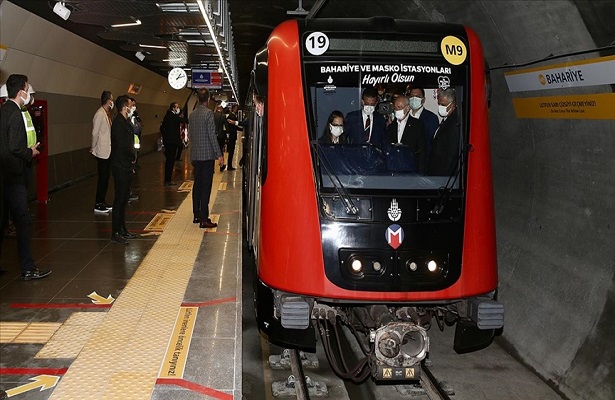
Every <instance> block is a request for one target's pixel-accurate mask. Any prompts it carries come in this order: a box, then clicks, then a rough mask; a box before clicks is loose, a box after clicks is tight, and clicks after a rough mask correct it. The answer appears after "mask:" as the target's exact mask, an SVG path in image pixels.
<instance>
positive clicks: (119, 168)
mask: <svg viewBox="0 0 615 400" xmlns="http://www.w3.org/2000/svg"><path fill="white" fill-rule="evenodd" d="M130 107H131V103H130V99H129V98H128V96H124V95H122V96H120V97H118V98H117V111H118V113H117V116H116V117H115V119H114V120H113V125H111V154H110V157H109V160H110V163H111V171H112V172H113V182H114V183H115V197H114V199H113V216H112V220H111V221H112V226H111V231H112V233H111V241H112V242H114V243H118V244H128V240H127V239H133V238H135V237H137V236H138V235H136V234H134V233H130V232H128V229H127V228H126V205H127V204H128V196H129V193H130V181H131V180H132V174H133V168H134V161H135V153H134V132H133V130H132V125H130V122H128V113H129V112H130Z"/></svg>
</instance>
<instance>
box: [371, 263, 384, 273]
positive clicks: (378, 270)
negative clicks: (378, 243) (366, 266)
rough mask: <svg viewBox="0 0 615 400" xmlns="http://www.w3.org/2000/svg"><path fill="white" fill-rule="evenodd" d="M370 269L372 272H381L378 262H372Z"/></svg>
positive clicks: (380, 265)
mask: <svg viewBox="0 0 615 400" xmlns="http://www.w3.org/2000/svg"><path fill="white" fill-rule="evenodd" d="M372 268H373V269H374V271H376V272H380V271H381V270H382V264H380V262H379V261H374V262H373V263H372Z"/></svg>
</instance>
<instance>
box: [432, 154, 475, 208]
mask: <svg viewBox="0 0 615 400" xmlns="http://www.w3.org/2000/svg"><path fill="white" fill-rule="evenodd" d="M472 150H473V148H472V145H471V144H470V143H465V144H463V147H462V149H461V151H460V152H459V156H458V157H457V162H456V163H455V168H454V169H453V171H452V172H451V174H450V175H449V177H448V180H447V181H446V185H444V187H440V188H439V189H438V194H439V195H440V201H438V203H437V204H436V205H435V207H434V208H433V209H432V210H431V211H430V214H436V215H440V214H442V211H444V203H445V202H446V200H447V199H448V197H449V196H450V194H451V192H452V191H453V188H454V187H455V183H456V182H457V179H458V178H459V175H460V174H461V171H462V170H463V165H464V164H465V160H467V158H468V153H469V152H470V151H472ZM463 155H465V157H463V158H461V156H463ZM451 180H452V182H451Z"/></svg>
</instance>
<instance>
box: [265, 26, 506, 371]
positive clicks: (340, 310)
mask: <svg viewBox="0 0 615 400" xmlns="http://www.w3.org/2000/svg"><path fill="white" fill-rule="evenodd" d="M285 29H287V30H289V31H293V30H294V29H296V30H297V37H298V39H299V40H298V46H297V47H299V48H296V47H295V48H293V47H292V46H288V41H284V40H283V39H281V38H283V37H284V34H283V32H280V34H279V35H278V36H277V38H274V39H273V40H271V41H270V43H269V93H268V96H269V103H268V104H270V105H271V107H270V109H269V114H268V115H269V122H268V123H269V127H268V138H267V141H268V146H269V148H268V150H267V157H268V161H267V162H268V167H267V180H268V181H266V182H265V184H264V185H263V197H262V201H263V203H262V205H263V218H262V221H267V224H268V225H269V227H263V228H262V232H261V234H262V238H261V250H260V251H259V252H260V253H261V254H260V256H259V257H260V258H261V259H262V260H261V261H262V262H261V264H262V265H267V263H268V262H270V263H271V264H275V265H278V267H277V268H275V269H267V268H263V267H261V269H260V271H259V275H260V277H261V279H262V281H263V282H265V283H266V284H267V286H269V287H270V288H272V289H273V291H272V293H273V301H274V315H275V316H276V318H279V320H280V321H281V326H282V328H283V329H285V330H288V331H292V330H295V331H300V330H302V329H305V328H306V326H308V325H310V324H312V323H313V324H315V325H317V326H318V329H319V331H320V333H321V334H322V335H321V337H322V340H323V341H328V340H330V339H329V337H332V336H334V335H333V334H332V333H333V332H334V331H335V332H334V333H335V334H339V332H338V331H337V329H338V328H339V326H340V325H344V326H346V327H347V328H349V329H350V330H351V331H354V333H355V334H356V336H357V337H359V338H362V339H359V341H360V342H361V341H363V343H361V344H362V346H363V347H364V348H365V349H369V350H367V351H366V353H367V354H366V356H365V359H364V360H363V361H361V362H363V363H364V368H361V369H360V370H359V372H355V373H354V374H353V373H352V372H351V371H344V370H339V371H337V372H338V373H339V374H340V375H342V376H346V377H350V379H355V380H357V381H360V380H361V379H364V378H365V377H366V374H367V372H366V371H369V373H371V374H372V375H373V376H374V377H375V378H376V379H382V380H388V379H390V380H397V379H401V380H403V379H416V378H417V376H418V373H419V371H420V368H419V364H420V362H421V361H422V360H423V359H424V358H425V357H426V355H427V353H428V351H429V338H428V335H427V330H428V329H430V327H431V326H432V325H435V324H437V325H438V326H444V325H445V324H448V325H452V324H457V334H456V339H455V343H454V347H455V349H456V350H457V351H458V352H464V351H470V350H474V349H477V348H480V347H481V346H484V345H486V344H488V343H489V342H490V340H491V338H492V336H493V333H494V331H495V330H496V329H499V328H501V327H502V326H503V307H502V305H501V304H499V303H497V302H496V301H495V300H494V299H493V297H494V293H495V290H496V288H497V264H496V252H495V226H494V209H493V190H492V182H491V165H490V148H489V138H488V121H487V101H486V87H485V70H484V67H485V64H484V60H483V55H482V49H481V47H480V43H479V41H478V39H477V37H476V36H475V34H474V33H473V32H472V31H471V30H469V29H466V28H464V27H462V26H459V25H449V24H429V23H419V22H408V21H395V20H389V19H387V20H382V19H370V20H360V21H357V20H353V21H350V22H349V21H345V22H344V21H337V22H336V21H327V20H323V21H311V22H310V21H308V22H306V23H305V24H300V25H298V26H297V25H292V24H289V25H288V26H286V27H285ZM286 34H288V32H286ZM274 36H275V35H274ZM274 36H272V37H274ZM276 41H281V42H280V43H282V42H283V43H284V44H285V45H286V46H280V45H279V44H280V43H276ZM289 52H297V54H296V55H295V56H293V57H288V58H286V59H284V63H281V62H278V61H279V60H281V59H283V57H284V55H287V53H289ZM272 61H273V62H272ZM295 63H296V65H295ZM282 65H283V68H284V69H286V70H290V71H293V70H294V71H296V72H299V71H300V74H298V75H297V76H299V77H300V78H299V80H298V81H296V80H297V78H294V79H290V78H289V79H285V80H284V82H283V83H282V82H280V83H276V82H272V80H274V79H275V78H274V77H275V76H276V73H277V74H281V73H282V71H283V69H282V68H281V67H280V70H279V72H276V68H278V67H279V66H282ZM295 67H296V68H297V69H296V70H295V69H294V68H295ZM301 78H302V79H301ZM299 84H300V85H301V87H300V88H299V87H298V86H294V87H293V85H299ZM278 88H279V91H278ZM299 89H300V92H299V93H298V94H297V93H296V91H297V90H299ZM417 90H418V92H417ZM291 92H292V94H291ZM419 92H420V93H421V94H422V96H421V95H420V94H419ZM366 94H367V96H366ZM274 96H277V98H274ZM293 96H294V97H293ZM295 97H299V98H300V100H297V101H303V105H304V106H303V107H302V109H301V110H300V111H298V112H295V111H297V110H294V109H289V108H288V106H289V103H290V104H291V105H292V102H293V98H295ZM399 97H405V98H406V99H407V101H406V100H402V102H401V103H400V101H399V100H397V99H398V98H399ZM415 98H418V99H419V100H416V99H415ZM374 99H375V100H374ZM282 101H283V102H284V104H279V103H280V102H282ZM419 101H420V102H421V104H420V106H419V104H418V102H419ZM452 103H454V104H453V105H451V104H452ZM366 106H367V107H366ZM370 106H372V107H370ZM284 107H286V108H284ZM291 108H292V107H291ZM282 110H285V111H284V113H285V116H284V117H280V116H279V113H281V112H282ZM416 111H419V112H420V113H423V114H426V115H428V114H431V115H433V117H432V119H431V121H432V122H429V120H428V119H426V118H425V116H423V118H419V115H420V114H419V115H415V112H416ZM276 114H277V115H278V116H276ZM340 114H341V115H342V116H343V118H342V120H340V119H339V118H337V119H336V118H335V116H337V115H340ZM289 115H292V118H289ZM278 118H279V119H278ZM433 118H436V121H437V122H436V124H435V126H434V125H433ZM289 121H292V124H293V125H290V124H289ZM304 121H305V122H306V124H305V129H303V128H301V127H302V126H303V122H304ZM341 125H343V129H342V130H341V132H340V129H337V128H334V127H335V126H341ZM283 126H284V127H285V128H286V129H285V130H284V132H283V133H276V131H277V130H280V131H282V129H281V128H282V127H283ZM295 128H298V129H295ZM303 131H305V135H306V136H305V138H303V137H300V138H299V139H297V136H302V135H303ZM289 132H292V133H289ZM340 133H341V134H340ZM278 135H279V136H278ZM276 137H279V138H280V140H279V141H277V140H276V139H275V138H276ZM284 141H286V143H285V145H283V143H284ZM299 147H302V149H299ZM281 160H287V162H286V165H284V168H285V170H284V171H277V168H275V167H274V165H275V163H276V161H281ZM291 160H292V164H288V162H289V161H291ZM306 162H309V163H310V164H311V165H310V167H309V170H307V171H306V170H305V169H304V168H303V167H305V166H306V165H305V163H306ZM274 170H275V171H274ZM284 175H286V176H284ZM284 179H287V180H288V181H289V182H291V183H289V184H288V187H287V188H286V189H285V190H283V191H282V192H286V194H287V196H288V197H287V198H286V200H287V201H288V203H286V204H289V205H290V204H297V203H301V202H303V203H304V205H303V206H301V207H299V208H301V209H299V210H297V209H293V210H292V211H291V210H287V211H289V213H288V215H287V217H291V218H290V219H287V220H286V223H287V224H289V225H290V226H293V227H294V229H295V230H296V232H295V233H297V232H300V235H297V236H298V237H297V238H296V239H293V238H291V236H292V235H291V234H290V233H287V234H284V235H281V234H280V233H273V232H271V231H272V230H273V229H278V228H279V229H282V230H284V229H285V228H282V227H280V226H276V225H270V223H271V220H272V219H276V217H275V216H274V214H276V213H279V212H283V211H284V210H282V209H280V208H278V209H277V210H273V209H271V208H270V207H268V202H269V201H273V197H268V196H273V195H272V194H271V195H270V194H269V193H268V192H267V190H270V188H271V186H270V187H269V188H268V187H267V185H272V186H273V184H271V182H270V181H269V180H271V181H274V182H278V181H282V180H284ZM291 187H292V188H294V192H293V189H291ZM289 189H290V190H289ZM289 192H290V193H289ZM300 198H301V199H300ZM292 199H296V201H292ZM312 205H313V206H312ZM280 206H282V204H281V203H280ZM267 210H271V213H270V214H269V215H266V214H267ZM277 219H280V217H279V216H278V217H277ZM263 224H264V222H263ZM291 231H292V229H291ZM289 232H290V231H289ZM275 235H278V237H277V239H273V240H272V238H273V237H275ZM293 240H295V242H294V243H292V241H293ZM288 243H292V246H291V248H293V249H295V250H296V252H294V254H292V255H291V254H288V255H285V253H286V252H285V250H283V249H282V248H281V247H280V246H282V245H283V244H288ZM273 246H277V247H278V248H277V254H276V255H275V256H274V255H272V253H273V248H272V247H273ZM284 257H289V258H286V259H285V258H284ZM281 265H284V267H283V268H282V267H280V266H281ZM327 347H331V346H327V343H325V348H327ZM328 355H329V356H330V359H331V357H334V358H335V355H333V354H328ZM338 357H339V355H338ZM342 357H343V355H342ZM332 364H339V365H342V364H343V363H337V362H335V361H334V360H333V362H332Z"/></svg>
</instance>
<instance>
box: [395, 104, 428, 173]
mask: <svg viewBox="0 0 615 400" xmlns="http://www.w3.org/2000/svg"><path fill="white" fill-rule="evenodd" d="M393 109H394V110H395V119H394V120H393V122H391V124H390V125H389V126H388V128H387V136H388V142H389V143H391V144H393V145H395V144H403V145H406V146H408V147H410V151H411V152H412V153H414V157H415V161H416V167H417V168H418V171H419V173H421V174H423V173H425V168H426V164H427V145H426V144H425V126H424V125H423V122H421V121H420V120H418V119H416V118H411V117H410V103H409V101H408V98H407V97H406V96H398V97H397V98H396V99H395V101H394V102H393Z"/></svg>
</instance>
